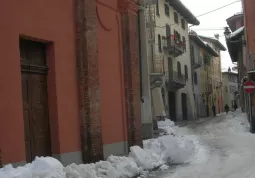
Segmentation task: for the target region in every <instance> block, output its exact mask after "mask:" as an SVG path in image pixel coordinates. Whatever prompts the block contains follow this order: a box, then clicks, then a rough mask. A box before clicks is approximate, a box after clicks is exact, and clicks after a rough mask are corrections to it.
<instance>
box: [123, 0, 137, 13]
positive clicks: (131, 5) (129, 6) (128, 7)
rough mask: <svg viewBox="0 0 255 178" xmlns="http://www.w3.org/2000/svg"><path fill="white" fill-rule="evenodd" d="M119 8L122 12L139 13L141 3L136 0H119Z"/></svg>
mask: <svg viewBox="0 0 255 178" xmlns="http://www.w3.org/2000/svg"><path fill="white" fill-rule="evenodd" d="M119 10H120V11H121V12H127V11H131V12H133V13H137V12H138V10H139V5H138V4H137V3H136V1H135V0H119Z"/></svg>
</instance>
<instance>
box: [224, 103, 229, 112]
mask: <svg viewBox="0 0 255 178" xmlns="http://www.w3.org/2000/svg"><path fill="white" fill-rule="evenodd" d="M225 111H226V113H228V111H229V106H228V105H227V104H226V105H225Z"/></svg>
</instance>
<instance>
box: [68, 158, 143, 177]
mask: <svg viewBox="0 0 255 178" xmlns="http://www.w3.org/2000/svg"><path fill="white" fill-rule="evenodd" d="M64 172H65V173H66V177H67V178H106V177H109V178H118V177H133V176H135V175H137V174H139V173H141V172H142V169H141V168H138V166H137V164H136V163H135V161H134V160H133V159H132V158H130V157H118V156H110V157H109V158H108V159H107V161H99V162H97V163H92V164H80V165H76V164H71V165H69V166H67V167H66V168H64Z"/></svg>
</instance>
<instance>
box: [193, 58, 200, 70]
mask: <svg viewBox="0 0 255 178" xmlns="http://www.w3.org/2000/svg"><path fill="white" fill-rule="evenodd" d="M191 65H192V67H193V68H194V69H197V68H199V67H201V66H202V57H201V56H197V57H193V58H192V57H191Z"/></svg>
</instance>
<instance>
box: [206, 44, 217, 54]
mask: <svg viewBox="0 0 255 178" xmlns="http://www.w3.org/2000/svg"><path fill="white" fill-rule="evenodd" d="M206 47H207V48H206V49H207V51H208V52H209V53H210V54H211V55H212V56H213V57H219V54H218V53H217V52H216V51H215V50H214V49H213V48H212V47H211V46H209V45H208V44H207V45H206Z"/></svg>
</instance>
